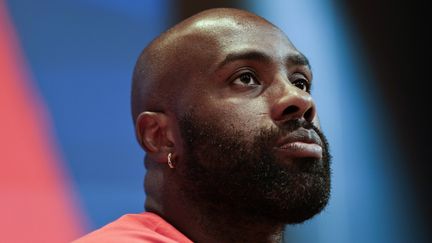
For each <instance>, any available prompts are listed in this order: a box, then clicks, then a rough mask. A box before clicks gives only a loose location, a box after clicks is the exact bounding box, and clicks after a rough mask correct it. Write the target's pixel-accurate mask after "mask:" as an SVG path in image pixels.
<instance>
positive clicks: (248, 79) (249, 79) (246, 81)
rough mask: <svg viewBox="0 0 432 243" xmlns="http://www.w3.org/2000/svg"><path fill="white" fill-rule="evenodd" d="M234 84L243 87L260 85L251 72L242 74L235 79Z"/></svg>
mask: <svg viewBox="0 0 432 243" xmlns="http://www.w3.org/2000/svg"><path fill="white" fill-rule="evenodd" d="M233 84H237V85H242V86H257V85H260V82H258V80H257V78H256V77H255V75H254V74H253V73H251V72H247V73H242V74H240V76H238V77H237V78H236V79H234V81H233Z"/></svg>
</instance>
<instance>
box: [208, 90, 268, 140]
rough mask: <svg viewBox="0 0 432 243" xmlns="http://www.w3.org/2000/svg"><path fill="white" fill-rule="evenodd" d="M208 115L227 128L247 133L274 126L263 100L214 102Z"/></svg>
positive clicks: (232, 99)
mask: <svg viewBox="0 0 432 243" xmlns="http://www.w3.org/2000/svg"><path fill="white" fill-rule="evenodd" d="M208 115H209V116H211V117H213V119H216V120H218V121H220V122H222V124H224V125H225V126H226V127H232V128H233V129H235V130H243V131H246V132H247V131H253V130H256V129H257V128H262V127H271V126H272V125H273V123H272V120H271V118H270V113H269V107H268V105H267V104H266V102H264V101H263V100H262V99H250V100H244V99H243V100H240V99H238V98H230V99H224V100H218V101H215V102H213V105H212V107H211V108H209V110H208Z"/></svg>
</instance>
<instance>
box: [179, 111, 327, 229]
mask: <svg viewBox="0 0 432 243" xmlns="http://www.w3.org/2000/svg"><path fill="white" fill-rule="evenodd" d="M179 124H180V130H181V131H182V137H183V139H184V149H185V151H184V155H183V156H184V158H180V160H179V161H178V162H179V163H178V166H179V167H178V168H179V169H180V171H181V173H182V174H183V181H182V183H183V185H182V188H184V193H185V196H186V197H187V198H189V200H190V201H191V202H192V203H194V204H195V205H196V206H197V207H198V208H200V209H201V210H202V212H203V213H205V214H207V215H208V216H210V217H212V216H215V215H219V217H220V215H221V214H223V215H230V217H231V218H235V219H244V220H246V221H250V220H253V221H256V220H261V221H265V222H271V223H282V224H294V223H300V222H303V221H305V220H307V219H309V218H311V217H313V216H314V215H315V214H317V213H319V212H320V211H321V210H322V209H323V208H324V207H325V205H326V204H327V202H328V199H329V195H330V154H329V151H328V143H327V140H326V138H325V136H324V135H323V134H322V133H321V132H320V130H319V129H318V128H316V127H315V126H314V125H313V124H311V123H309V122H305V121H299V120H294V121H289V122H287V123H286V124H285V125H284V127H283V128H280V129H279V128H273V129H266V128H263V129H260V130H259V131H258V132H257V135H256V136H255V137H254V139H253V141H250V139H245V135H246V134H245V133H246V132H245V131H232V129H231V130H230V129H228V128H226V127H225V128H224V125H223V124H220V122H217V120H213V121H210V120H208V121H203V120H202V119H197V117H196V116H194V115H192V114H188V115H186V116H184V117H183V118H182V119H180V123H179ZM300 127H304V128H306V129H313V130H315V132H317V134H318V135H319V136H320V138H321V140H322V142H323V144H324V146H323V157H322V159H313V158H298V159H293V160H292V161H290V163H281V162H280V161H278V159H277V158H276V156H275V154H274V149H273V147H274V146H275V143H276V140H277V139H279V138H281V136H283V135H284V134H287V133H290V132H292V131H294V130H296V129H298V128H300ZM249 132H251V131H249ZM287 164H288V165H287Z"/></svg>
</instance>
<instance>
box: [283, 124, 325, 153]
mask: <svg viewBox="0 0 432 243" xmlns="http://www.w3.org/2000/svg"><path fill="white" fill-rule="evenodd" d="M276 150H277V151H279V152H281V153H282V154H283V155H285V156H288V157H292V158H317V159H321V158H322V154H323V153H322V141H321V139H320V138H319V136H318V134H317V133H316V132H315V131H313V130H306V129H304V128H300V129H298V130H296V131H293V132H291V133H289V134H288V135H287V136H286V137H283V138H281V139H280V140H279V141H278V142H277V145H276Z"/></svg>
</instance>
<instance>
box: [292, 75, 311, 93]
mask: <svg viewBox="0 0 432 243" xmlns="http://www.w3.org/2000/svg"><path fill="white" fill-rule="evenodd" d="M292 84H293V85H294V86H296V87H297V88H299V89H301V90H303V91H305V92H308V93H309V92H310V83H309V81H307V80H306V79H304V78H298V79H296V80H294V81H293V82H292Z"/></svg>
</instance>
